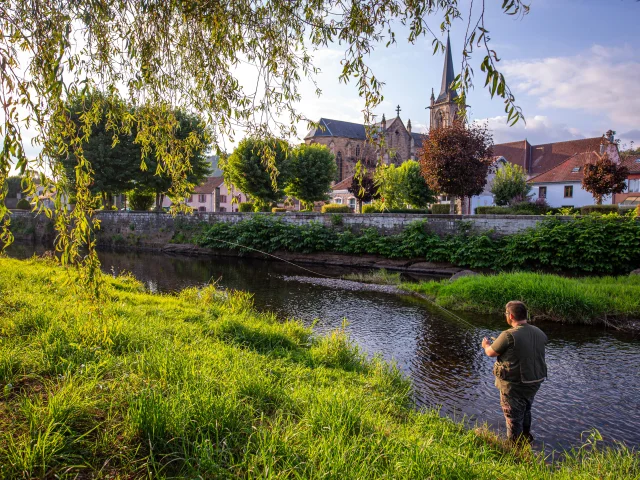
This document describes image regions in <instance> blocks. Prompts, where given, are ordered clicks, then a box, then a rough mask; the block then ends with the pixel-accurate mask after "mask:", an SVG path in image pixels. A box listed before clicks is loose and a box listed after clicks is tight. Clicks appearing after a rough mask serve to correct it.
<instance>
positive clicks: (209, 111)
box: [0, 0, 529, 291]
mask: <svg viewBox="0 0 640 480" xmlns="http://www.w3.org/2000/svg"><path fill="white" fill-rule="evenodd" d="M499 8H500V9H501V11H502V12H504V13H505V14H508V15H524V14H526V13H528V11H529V7H528V6H527V5H526V3H525V2H524V0H513V1H509V2H503V3H502V6H501V7H499ZM467 15H469V17H468V18H466V17H467ZM486 18H487V17H485V15H484V5H483V4H482V5H480V6H479V7H478V8H474V9H470V10H467V9H466V8H461V7H460V5H459V2H458V0H438V1H437V2H433V1H425V0H420V1H415V2H413V1H412V2H408V1H406V0H381V1H380V2H335V1H331V0H328V1H323V0H313V1H311V0H301V1H298V2H290V1H285V0H266V1H264V2H255V1H253V0H237V1H233V2H151V3H149V2H141V1H138V0H120V1H117V2H72V1H60V2H50V1H46V0H7V1H5V2H4V3H3V5H2V8H1V9H0V31H2V33H3V35H2V36H0V59H1V63H2V65H3V68H2V75H0V83H2V92H3V112H4V113H5V117H4V119H3V120H4V121H3V122H2V124H1V126H0V137H2V138H3V143H2V147H0V184H4V182H5V179H6V177H7V175H8V172H9V171H10V170H11V169H12V168H15V169H16V170H18V171H20V172H24V174H25V175H26V178H27V182H28V183H27V185H26V188H25V189H26V192H25V193H27V194H31V195H32V194H33V193H34V192H35V189H36V186H35V184H33V182H32V181H31V179H32V178H33V176H34V175H33V174H34V173H38V172H41V171H45V170H48V169H49V168H50V160H51V159H52V158H66V157H68V156H73V157H74V158H75V159H76V161H77V162H76V166H75V182H74V183H73V184H69V183H68V182H66V179H65V177H66V176H65V175H64V169H63V168H62V167H59V166H58V165H53V166H52V167H53V168H52V170H51V171H48V177H47V181H46V182H45V183H43V184H42V185H41V187H42V188H43V190H44V191H43V193H44V196H45V197H47V198H53V200H54V204H55V207H54V208H55V210H56V216H55V228H56V230H57V231H58V235H57V236H56V242H57V244H56V248H57V249H58V250H59V251H60V252H61V256H60V258H61V260H62V262H63V263H69V262H72V263H78V264H81V265H84V266H87V267H88V269H86V270H85V269H81V270H80V274H81V278H80V281H81V282H85V281H86V282H88V283H90V284H92V285H93V286H95V285H96V284H95V282H97V281H98V280H99V278H100V277H99V275H96V274H97V271H98V267H99V261H98V258H97V253H96V251H95V235H94V233H93V230H94V229H95V228H97V227H98V224H99V222H98V221H97V220H96V219H95V218H94V217H93V212H94V202H93V193H92V188H94V187H95V185H94V180H93V176H94V174H95V172H94V170H93V168H92V165H91V162H89V161H87V159H86V158H85V156H84V151H83V148H82V143H83V139H84V137H85V135H86V134H88V132H90V131H91V129H92V128H93V126H94V125H97V124H99V123H100V122H101V121H102V119H103V118H105V117H106V118H107V126H108V128H107V130H108V131H109V132H113V138H116V139H117V138H118V137H119V136H121V135H131V134H132V133H135V139H136V142H137V144H138V145H139V146H140V147H141V149H142V153H143V156H146V154H148V153H149V152H151V151H154V152H155V155H156V157H157V159H158V162H159V163H160V164H161V168H162V169H163V170H166V172H168V175H169V177H170V178H172V180H173V184H172V185H171V188H170V190H169V192H168V194H169V196H170V197H171V198H172V200H174V205H173V206H172V211H180V210H182V211H188V210H189V207H188V206H187V205H186V203H185V201H184V198H186V196H187V193H188V191H189V182H188V179H187V173H188V171H189V169H188V168H185V164H186V163H187V160H188V159H189V158H191V157H192V150H194V149H199V148H201V145H198V141H197V139H195V138H194V137H189V138H188V139H185V140H184V141H177V140H176V139H175V135H174V132H175V130H176V128H177V125H178V121H177V119H176V118H175V114H174V112H175V111H176V110H180V109H184V110H191V111H197V112H199V113H200V114H202V115H203V116H204V118H205V120H206V121H207V124H208V125H209V126H210V127H211V128H212V137H213V143H214V150H215V151H219V150H222V146H223V145H224V140H225V139H226V138H230V139H233V137H234V135H235V132H236V130H237V129H238V128H240V129H242V130H241V131H245V132H249V134H250V135H252V136H254V137H256V138H261V139H263V140H265V139H268V138H269V137H270V136H271V135H272V134H273V132H274V131H276V132H278V136H280V137H287V136H295V135H296V133H297V132H296V125H297V124H298V122H301V121H305V120H307V119H306V118H305V117H304V116H303V115H302V114H301V113H300V112H299V111H298V110H297V105H298V104H299V100H300V88H299V85H300V83H301V82H302V81H303V80H304V79H305V78H307V79H311V80H312V81H313V80H315V75H316V74H317V72H318V69H317V68H316V66H315V65H314V63H313V62H314V55H313V51H314V50H315V49H316V48H319V47H326V46H327V45H333V44H336V45H341V46H342V47H343V48H344V53H345V55H344V57H343V58H342V59H340V62H341V74H340V77H339V78H340V80H341V81H343V82H345V83H346V82H349V80H351V79H354V80H355V83H356V88H357V90H358V92H359V93H360V95H361V96H362V98H363V104H364V105H363V106H364V108H363V114H364V120H365V123H367V124H373V123H374V121H373V116H372V111H373V110H374V109H375V107H376V106H378V105H379V104H380V102H381V101H382V99H383V95H382V87H383V85H384V82H383V81H381V79H380V78H379V77H378V76H377V75H376V74H375V72H374V71H373V70H372V69H371V68H370V66H369V65H368V59H369V58H370V53H371V52H372V51H373V50H375V48H377V47H382V45H385V44H386V45H387V46H392V45H393V44H394V43H395V42H396V41H397V39H398V38H399V35H398V36H396V30H397V31H402V33H403V34H406V35H407V37H406V40H407V41H408V42H409V43H412V44H413V43H416V41H417V40H418V39H419V37H421V36H423V35H424V36H430V37H432V39H433V40H432V42H433V45H434V53H436V52H437V50H438V49H444V45H443V43H442V40H441V35H439V36H436V32H437V26H438V27H439V28H440V33H441V34H443V33H445V32H447V31H449V30H450V29H451V26H452V23H454V22H456V21H459V22H460V23H463V24H464V25H467V30H466V32H465V36H464V38H465V42H464V45H463V46H462V52H463V57H462V70H461V74H460V76H459V78H458V79H457V81H455V82H454V85H453V87H454V88H456V89H459V91H460V95H459V99H460V102H461V105H464V100H465V92H467V91H468V90H469V88H471V86H472V75H473V69H472V66H471V64H470V61H471V58H472V53H473V54H475V55H474V58H479V60H480V61H481V65H480V67H481V71H482V72H483V79H484V80H485V85H486V86H487V89H488V90H489V93H490V95H491V96H492V97H493V96H494V95H497V96H499V97H501V98H502V99H504V103H505V111H506V113H507V115H508V119H509V121H514V122H515V121H517V120H518V119H519V118H520V117H521V111H520V109H519V108H518V107H517V105H516V104H515V99H514V96H513V95H512V93H511V91H510V89H509V87H508V85H507V83H506V82H505V79H504V77H503V76H502V74H500V72H499V71H498V68H497V62H498V56H497V53H496V52H495V51H494V50H493V49H492V48H491V46H490V38H489V35H488V32H489V30H490V28H489V27H490V26H489V25H488V24H486V23H485V19H486ZM399 29H402V30H399ZM478 48H481V49H482V52H483V53H482V55H480V56H478V52H477V51H478ZM240 62H243V65H245V66H246V67H247V68H255V70H254V76H255V79H256V81H255V82H254V81H253V80H252V81H251V83H252V84H254V85H256V87H255V90H252V89H247V82H245V81H244V80H245V79H246V78H247V71H246V68H243V69H238V68H237V66H238V64H239V63H240ZM98 84H99V85H100V88H101V90H102V91H103V92H105V98H104V99H103V100H101V101H100V103H101V105H96V106H95V107H94V108H91V109H85V110H84V111H83V112H82V115H81V116H80V120H81V122H82V128H81V129H77V128H76V125H75V122H74V121H73V118H72V114H73V112H71V111H70V109H69V108H68V105H67V99H68V98H80V99H82V100H85V99H87V98H88V97H89V96H90V92H91V89H92V88H93V87H95V86H96V85H98ZM318 93H319V90H318ZM83 103H84V102H83ZM122 104H126V105H132V106H134V107H135V110H134V111H133V112H132V111H130V110H129V109H126V108H122V107H121V105H122ZM94 105H95V104H94ZM102 107H104V108H106V112H104V110H103V108H102ZM103 113H104V115H103ZM26 125H29V126H30V133H34V134H35V136H34V138H33V142H34V143H35V144H37V145H39V146H40V147H41V151H40V153H39V154H38V155H37V156H36V157H35V158H29V157H27V154H26V149H25V148H24V142H25V138H26V137H24V133H23V132H25V131H26V128H25V127H26ZM276 157H277V156H276V155H274V154H269V155H265V159H266V169H267V170H268V171H269V173H270V176H271V177H272V181H273V182H274V184H275V182H276V179H277V177H278V170H277V165H276V163H275V159H276ZM49 174H50V175H49ZM71 188H73V189H74V190H75V192H71V191H69V190H70V189H71ZM4 191H5V190H4V189H3V188H2V189H0V218H1V219H3V222H2V229H1V230H0V242H1V243H3V244H5V245H8V244H9V243H11V238H12V237H11V232H10V231H9V228H8V218H7V215H8V214H9V212H8V210H7V208H6V206H5V205H4V202H3V201H2V200H3V198H4ZM70 196H73V197H74V198H75V201H76V204H75V208H73V209H70V210H67V209H65V207H64V199H65V198H69V197H70ZM35 201H36V202H39V201H40V200H39V199H36V200H35ZM36 207H38V206H36ZM83 247H84V248H83ZM96 291H97V290H96Z"/></svg>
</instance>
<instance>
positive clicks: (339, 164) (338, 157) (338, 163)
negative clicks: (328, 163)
mask: <svg viewBox="0 0 640 480" xmlns="http://www.w3.org/2000/svg"><path fill="white" fill-rule="evenodd" d="M336 167H338V168H337V170H338V175H337V177H338V182H340V181H342V152H338V154H337V155H336Z"/></svg>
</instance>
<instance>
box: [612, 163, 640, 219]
mask: <svg viewBox="0 0 640 480" xmlns="http://www.w3.org/2000/svg"><path fill="white" fill-rule="evenodd" d="M620 156H621V161H620V163H621V164H622V165H624V166H625V167H627V169H628V170H629V176H628V177H627V189H626V190H625V191H624V192H623V193H617V194H615V195H614V202H615V203H618V204H620V206H630V207H634V206H638V205H640V153H635V154H632V153H624V152H623V153H622V154H621V155H620Z"/></svg>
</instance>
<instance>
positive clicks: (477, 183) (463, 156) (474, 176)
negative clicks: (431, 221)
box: [419, 121, 493, 214]
mask: <svg viewBox="0 0 640 480" xmlns="http://www.w3.org/2000/svg"><path fill="white" fill-rule="evenodd" d="M422 145H423V146H422V150H421V151H420V152H419V160H420V167H421V171H422V175H423V176H424V178H425V180H426V181H427V184H428V185H429V187H431V189H432V190H434V191H436V192H438V193H440V194H445V195H449V196H450V197H452V198H451V209H450V212H451V213H452V214H453V213H454V212H455V198H456V197H462V199H463V200H464V197H471V196H473V195H479V194H480V193H482V190H483V189H484V186H485V185H486V183H487V174H488V172H489V167H490V166H491V164H492V163H493V159H492V156H493V149H492V146H493V138H492V136H491V133H490V132H489V130H488V128H487V127H486V125H479V124H472V125H465V124H464V123H463V122H461V121H456V122H453V124H452V125H449V126H444V127H440V128H434V129H431V131H430V132H429V138H428V139H426V140H423V143H422Z"/></svg>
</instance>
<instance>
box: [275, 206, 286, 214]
mask: <svg viewBox="0 0 640 480" xmlns="http://www.w3.org/2000/svg"><path fill="white" fill-rule="evenodd" d="M286 211H287V209H286V208H281V207H273V208H272V209H271V213H284V212H286Z"/></svg>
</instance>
